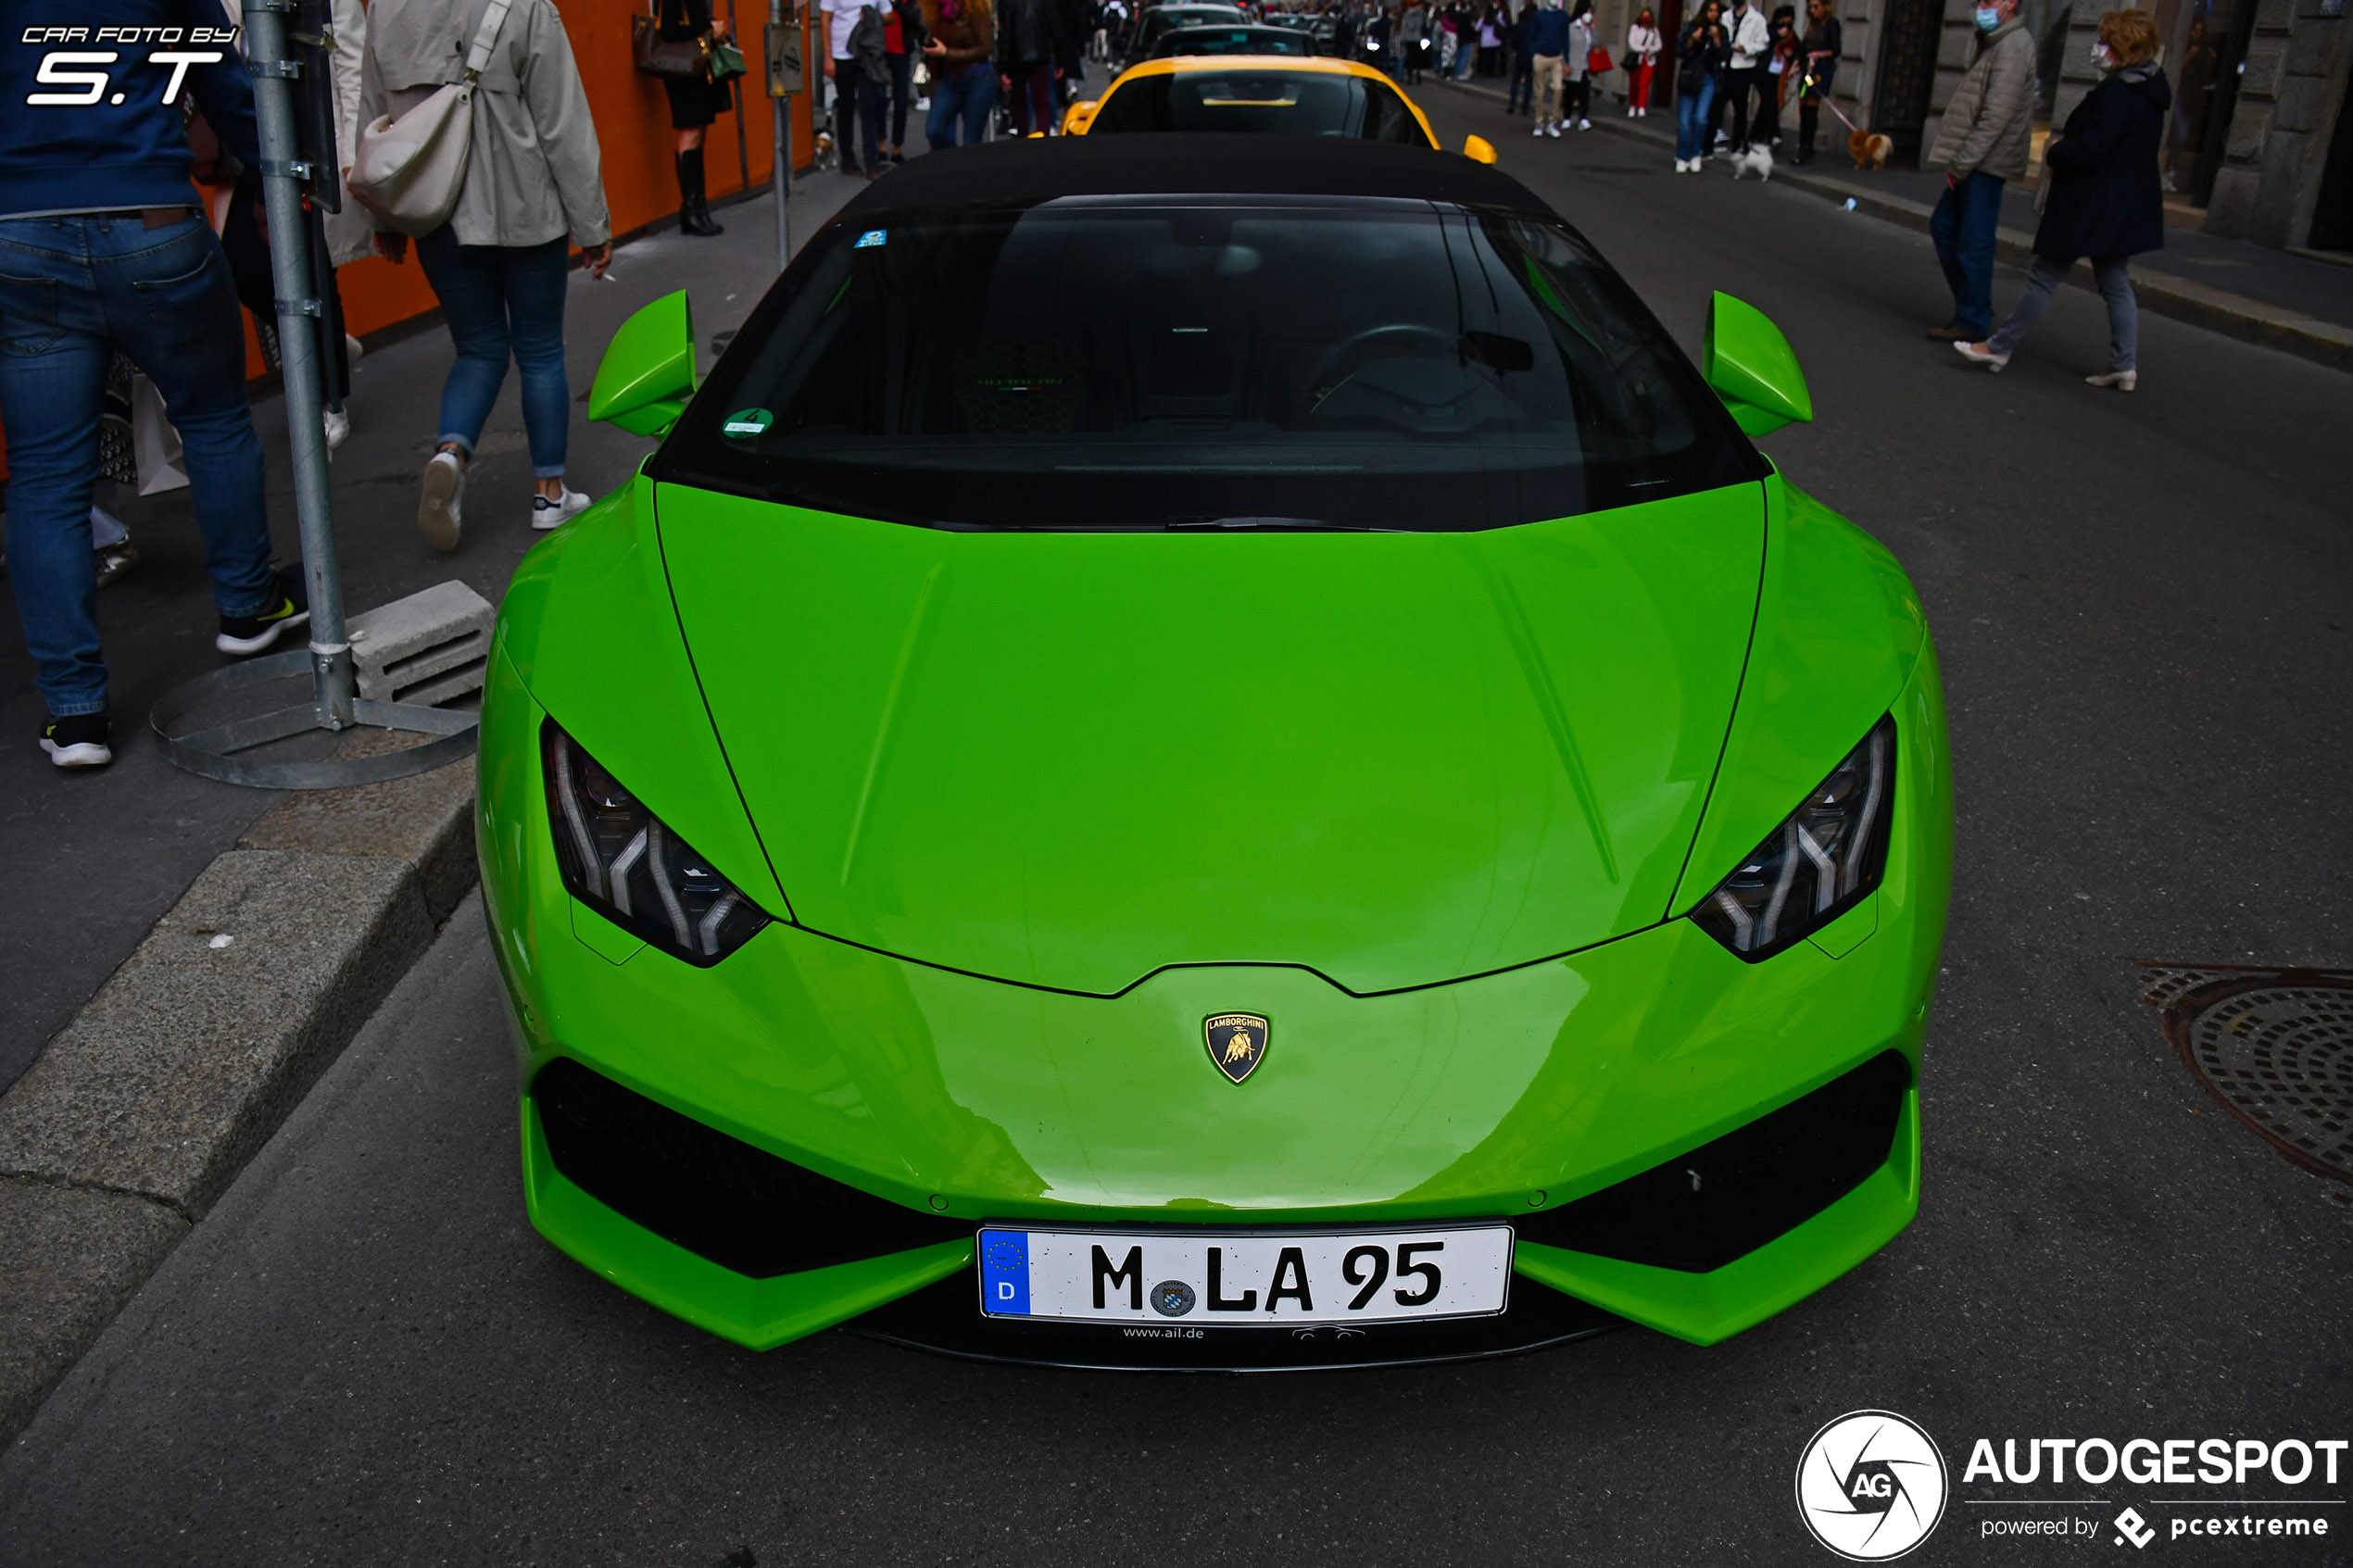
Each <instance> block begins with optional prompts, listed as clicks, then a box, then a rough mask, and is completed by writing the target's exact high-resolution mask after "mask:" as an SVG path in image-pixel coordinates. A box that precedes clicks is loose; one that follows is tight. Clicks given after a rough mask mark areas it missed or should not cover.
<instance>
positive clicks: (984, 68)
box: [924, 60, 997, 147]
mask: <svg viewBox="0 0 2353 1568" xmlns="http://www.w3.org/2000/svg"><path fill="white" fill-rule="evenodd" d="M995 107H997V68H996V67H995V66H993V65H990V64H989V63H988V61H987V60H975V61H974V62H973V63H972V64H971V65H968V66H966V67H965V68H964V69H962V70H960V71H958V72H957V73H956V74H955V75H953V76H951V77H949V78H947V79H946V80H945V81H934V82H932V84H931V118H930V119H928V120H926V121H925V123H924V139H925V141H927V142H929V143H930V144H932V145H933V146H935V147H952V146H954V145H956V132H957V129H958V127H960V126H961V127H962V128H963V144H964V145H965V146H967V147H970V146H975V145H977V144H979V142H980V138H981V135H982V133H983V132H986V131H987V130H988V111H989V110H990V109H993V108H995Z"/></svg>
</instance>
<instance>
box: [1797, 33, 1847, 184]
mask: <svg viewBox="0 0 2353 1568" xmlns="http://www.w3.org/2000/svg"><path fill="white" fill-rule="evenodd" d="M1842 38H1843V34H1842V32H1841V30H1840V28H1839V25H1838V11H1837V8H1836V6H1834V5H1833V4H1832V0H1806V33H1805V36H1804V37H1802V38H1800V39H1799V40H1798V44H1797V48H1798V56H1799V58H1800V60H1801V61H1802V65H1801V67H1800V69H1802V70H1803V71H1804V72H1805V74H1804V76H1803V77H1802V78H1801V79H1800V82H1799V86H1798V98H1797V161H1798V162H1799V163H1811V162H1813V161H1814V137H1815V134H1816V132H1818V130H1819V129H1820V125H1821V118H1822V100H1823V99H1825V98H1827V97H1829V96H1830V94H1831V83H1832V82H1835V81H1836V80H1837V78H1838V55H1839V46H1840V44H1841V42H1842Z"/></svg>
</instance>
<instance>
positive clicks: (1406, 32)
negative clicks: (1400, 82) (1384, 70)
mask: <svg viewBox="0 0 2353 1568" xmlns="http://www.w3.org/2000/svg"><path fill="white" fill-rule="evenodd" d="M1428 36H1429V7H1428V6H1426V5H1424V4H1423V3H1422V0H1413V4H1411V5H1409V6H1406V7H1405V10H1404V13H1403V15H1402V16H1400V17H1399V18H1398V19H1397V48H1398V53H1399V55H1400V56H1401V57H1402V60H1403V65H1404V68H1405V83H1406V85H1407V86H1409V87H1418V86H1420V85H1421V82H1422V44H1423V40H1425V39H1426V38H1428Z"/></svg>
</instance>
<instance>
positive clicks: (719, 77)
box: [711, 44, 750, 82]
mask: <svg viewBox="0 0 2353 1568" xmlns="http://www.w3.org/2000/svg"><path fill="white" fill-rule="evenodd" d="M748 69H750V68H749V67H748V66H746V65H745V64H744V52H743V51H742V50H741V49H738V48H736V46H735V45H734V44H712V45H711V81H713V82H733V81H734V80H735V79H736V77H739V76H741V75H743V74H744V73H745V72H746V71H747V70H748Z"/></svg>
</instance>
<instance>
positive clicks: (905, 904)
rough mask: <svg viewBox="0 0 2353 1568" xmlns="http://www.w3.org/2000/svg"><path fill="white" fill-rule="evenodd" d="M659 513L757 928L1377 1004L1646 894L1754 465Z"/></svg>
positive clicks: (1734, 687)
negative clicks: (1104, 524)
mask: <svg viewBox="0 0 2353 1568" xmlns="http://www.w3.org/2000/svg"><path fill="white" fill-rule="evenodd" d="M658 512H659V519H660V530H661V547H662V554H663V558H664V562H665V565H666V568H667V571H668V573H669V576H670V581H671V585H672V591H673V596H674V597H675V600H676V604H677V608H678V612H679V621H680V626H681V629H682V630H683V632H684V633H685V636H686V645H687V648H688V650H689V654H690V656H691V658H692V659H693V661H694V666H695V671H696V674H697V677H698V680H699V682H700V684H701V686H702V689H703V693H704V696H705V697H706V699H707V701H708V702H709V704H710V708H711V717H712V720H713V721H714V723H715V725H716V727H717V730H718V733H719V737H720V742H721V745H722V746H724V749H725V752H726V755H727V759H728V763H729V765H730V767H731V768H732V770H733V771H734V773H735V778H736V785H737V787H738V788H739V789H740V790H741V792H742V795H743V798H744V802H745V804H746V806H747V807H748V809H749V811H750V814H751V819H752V822H753V825H754V828H755V830H756V831H757V833H758V834H759V836H760V838H761V843H762V845H763V846H764V847H765V849H766V851H767V854H768V858H769V860H770V863H771V865H772V866H773V868H774V872H775V873H776V877H777V880H778V882H779V884H781V886H782V887H783V889H784V893H785V897H786V898H787V899H789V900H790V902H791V910H790V915H791V918H792V919H793V920H795V921H796V922H799V924H801V925H803V926H806V927H808V928H810V929H812V930H814V931H817V932H821V933H824V934H825V935H831V936H835V937H838V938H841V939H843V940H846V941H849V942H854V943H859V944H862V945H863V946H867V947H875V948H879V949H881V950H883V951H885V952H888V953H893V954H897V955H900V956H901V957H905V958H910V959H915V960H921V961H924V962H926V963H932V964H937V965H942V966H945V967H949V968H952V969H957V970H962V971H965V972H971V973H975V974H980V975H986V976H990V977H993V978H998V979H1002V980H1009V981H1016V982H1021V983H1024V984H1029V985H1044V986H1051V987H1053V988H1056V989H1060V990H1068V991H1076V992H1084V993H1089V994H1095V995H1112V994H1115V993H1117V992H1120V991H1123V990H1125V989H1126V988H1127V987H1130V986H1132V985H1135V984H1136V983H1137V982H1139V980H1142V979H1143V978H1145V977H1146V976H1148V975H1150V974H1151V973H1152V972H1155V971H1157V970H1160V969H1163V968H1165V967H1167V966H1170V965H1175V964H1209V963H1259V964H1293V965H1300V966H1303V967H1306V968H1309V969H1312V970H1315V972H1319V973H1321V974H1323V975H1324V976H1326V977H1327V978H1328V979H1330V980H1331V981H1332V982H1334V983H1335V984H1337V985H1340V986H1342V987H1344V988H1346V989H1348V990H1350V991H1353V992H1356V993H1359V994H1365V993H1372V992H1380V991H1391V990H1397V989H1401V988H1404V987H1409V986H1416V985H1429V984H1433V983H1437V982H1441V981H1445V980H1451V979H1456V978H1460V977H1462V976H1465V975H1470V974H1478V973H1483V972H1490V971H1493V970H1498V969H1503V968H1507V967H1509V966H1512V965H1515V964H1521V963H1526V962H1529V961H1531V960H1537V959H1541V958H1545V957H1549V956H1551V955H1554V954H1558V953H1563V952H1567V951H1569V950H1571V949H1574V948H1578V947H1585V946H1589V945H1591V944H1592V943H1595V942H1600V941H1603V940H1605V939H1607V938H1609V937H1612V936H1617V935H1624V934H1625V933H1628V932H1630V931H1635V930H1639V929H1641V928H1642V927H1643V926H1646V925H1650V924H1654V923H1655V922H1658V921H1660V920H1662V919H1664V918H1665V917H1666V915H1667V912H1668V910H1667V903H1668V901H1669V899H1670V898H1671V897H1672V896H1673V890H1674V886H1675V883H1676V879H1677V876H1678V874H1679V872H1680V870H1681V868H1682V863H1683V860H1684V858H1685V856H1686V854H1687V852H1688V850H1689V848H1690V846H1691V843H1692V835H1693V833H1694V830H1695V828H1696V825H1697V822H1698V820H1699V815H1700V811H1701V808H1702V807H1703V805H1704V804H1705V797H1706V795H1707V790H1708V785H1709V782H1710V780H1711V779H1712V777H1713V776H1714V772H1715V770H1716V767H1717V762H1718V757H1719V755H1720V753H1721V751H1722V748H1723V745H1724V736H1725V733H1726V727H1727V725H1728V723H1729V721H1730V716H1731V710H1732V705H1733V701H1734V699H1735V697H1736V696H1737V694H1738V689H1739V684H1740V679H1741V671H1742V666H1743V659H1744V656H1745V654H1746V650H1747V646H1748V641H1749V634H1750V628H1751V623H1752V621H1753V619H1754V616H1755V605H1756V595H1757V583H1758V580H1759V574H1760V571H1761V569H1762V563H1763V551H1764V541H1765V504H1764V498H1763V495H1762V491H1761V487H1760V486H1758V485H1755V484H1743V485H1739V486H1733V487H1730V488H1727V489H1723V490H1718V491H1713V492H1709V493H1706V494H1705V495H1694V496H1687V497H1682V498H1679V499H1675V500H1670V501H1662V502H1655V503H1652V504H1650V505H1647V506H1643V507H1638V508H1625V509H1622V510H1618V511H1615V512H1605V513H1598V514H1593V515H1591V516H1584V517H1578V518H1571V519H1566V520H1563V521H1556V522H1546V523H1533V524H1529V525H1525V526H1521V527H1516V528H1506V529H1497V530H1491V531H1487V532H1481V533H1455V534H1434V533H1219V534H1216V535H1214V536H1203V535H1199V534H1168V533H956V532H948V531H941V530H933V529H925V528H916V527H908V526H904V525H900V524H896V523H888V522H877V521H866V520H862V519H855V518H846V517H838V516H833V515H830V514H826V513H821V512H812V511H807V510H802V509H799V508H791V507H784V506H776V505H771V504H768V503H764V502H759V501H752V500H746V499H739V498H736V497H732V496H726V495H714V494H712V493H710V492H706V491H698V490H690V489H684V488H681V487H679V486H675V485H670V484H664V485H662V486H661V488H660V490H659V492H658Z"/></svg>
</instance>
